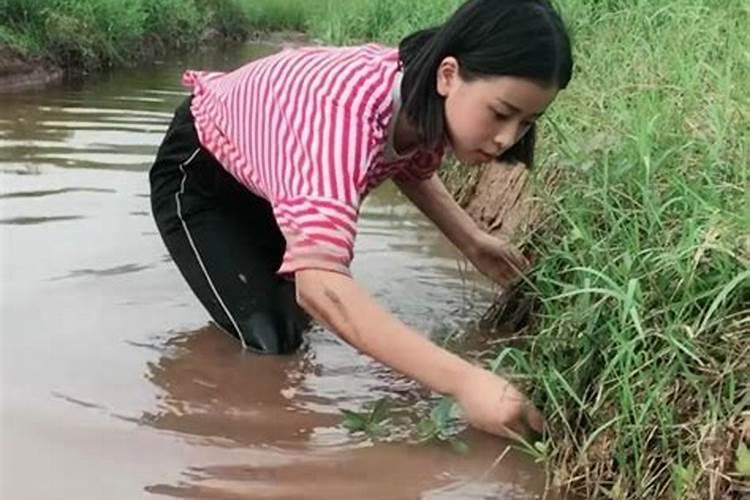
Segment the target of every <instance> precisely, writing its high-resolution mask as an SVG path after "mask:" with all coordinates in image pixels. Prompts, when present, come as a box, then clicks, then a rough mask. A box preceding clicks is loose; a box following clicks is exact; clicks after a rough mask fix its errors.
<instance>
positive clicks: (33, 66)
mask: <svg viewBox="0 0 750 500" xmlns="http://www.w3.org/2000/svg"><path fill="white" fill-rule="evenodd" d="M62 78H63V70H62V68H60V67H59V66H55V65H54V64H51V63H49V62H47V61H45V60H44V59H42V58H26V57H24V56H22V55H21V54H19V53H18V52H17V51H15V50H13V49H11V48H9V47H3V46H0V92H2V93H5V92H15V91H18V90H25V89H29V88H33V87H42V86H44V85H49V84H53V83H58V82H60V81H61V80H62Z"/></svg>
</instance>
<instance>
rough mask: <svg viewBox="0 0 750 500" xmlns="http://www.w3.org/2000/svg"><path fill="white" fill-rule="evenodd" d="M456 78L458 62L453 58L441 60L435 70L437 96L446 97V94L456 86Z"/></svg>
mask: <svg viewBox="0 0 750 500" xmlns="http://www.w3.org/2000/svg"><path fill="white" fill-rule="evenodd" d="M458 78H459V76H458V60H457V59H456V58H455V57H453V56H448V57H446V58H445V59H443V60H442V61H441V62H440V65H439V66H438V69H437V93H438V95H440V96H442V97H448V94H449V93H450V92H451V90H452V89H453V88H454V87H455V86H456V82H457V81H458Z"/></svg>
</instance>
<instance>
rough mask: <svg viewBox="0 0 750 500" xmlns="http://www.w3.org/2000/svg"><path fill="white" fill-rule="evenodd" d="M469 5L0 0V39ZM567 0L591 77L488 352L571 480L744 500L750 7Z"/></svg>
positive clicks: (362, 33) (65, 44) (578, 85)
mask: <svg viewBox="0 0 750 500" xmlns="http://www.w3.org/2000/svg"><path fill="white" fill-rule="evenodd" d="M459 3H460V1H459V0H430V1H426V2H407V1H406V0H369V1H366V0H346V1H335V2H334V1H332V0H309V1H307V2H303V1H301V0H254V1H253V2H249V1H248V2H244V1H243V2H241V3H235V2H230V1H229V0H226V1H220V0H213V1H212V2H208V3H206V2H199V1H198V0H195V3H194V4H193V3H192V1H191V0H160V1H159V2H155V3H154V2H146V0H140V1H138V0H134V1H132V2H117V1H115V0H109V1H107V0H96V1H94V0H91V1H88V2H83V1H82V0H67V1H63V0H59V1H56V2H53V1H52V0H0V19H4V20H6V19H10V22H3V23H0V43H2V42H5V43H11V42H12V43H14V44H15V45H16V46H21V47H23V48H25V50H28V51H41V52H44V51H49V50H51V49H50V47H51V48H53V49H54V51H55V53H58V54H67V52H66V51H72V53H73V54H74V55H76V57H83V58H87V57H93V58H94V59H101V60H109V61H117V60H119V59H123V58H126V57H127V54H128V50H131V49H130V48H129V47H133V46H136V45H138V43H139V42H138V40H142V39H144V38H147V37H148V36H157V37H159V38H160V39H164V40H171V37H172V36H175V37H176V40H178V41H179V40H180V36H181V35H180V34H181V33H185V32H188V33H192V34H195V33H196V32H198V31H196V30H194V29H193V30H190V29H189V28H193V27H196V26H197V27H199V28H200V27H202V28H209V27H215V26H219V27H220V29H221V31H222V33H225V34H227V35H231V36H242V34H243V33H245V32H246V31H247V30H249V28H250V27H253V28H256V29H265V30H274V29H304V30H305V31H307V32H308V33H309V34H310V35H311V36H313V37H315V38H318V39H320V40H323V41H325V42H330V43H339V44H344V43H355V42H358V41H361V40H379V41H383V42H386V43H396V42H397V41H398V40H399V39H400V38H401V37H402V36H404V35H406V34H408V33H409V32H411V31H413V30H415V29H419V28H422V27H426V26H430V25H433V24H435V23H438V22H440V21H442V20H443V19H444V18H445V17H446V16H447V15H448V14H449V13H450V12H451V11H452V10H453V8H454V7H455V6H456V5H458V4H459ZM558 3H559V4H560V5H561V9H562V11H563V13H564V15H565V17H566V19H567V20H568V23H569V25H570V28H571V30H572V32H573V34H574V39H575V51H576V72H575V77H574V80H573V82H572V85H571V87H570V88H569V89H568V90H566V91H565V92H564V93H563V94H562V95H561V96H560V98H559V99H558V102H556V103H555V105H554V106H553V109H552V110H551V112H550V113H549V114H548V117H547V118H545V119H544V123H543V125H542V131H541V141H540V151H539V153H538V158H539V163H540V165H539V167H540V168H538V169H537V170H536V173H535V174H534V175H535V181H536V182H535V183H534V184H535V195H536V196H538V198H539V203H540V204H541V206H542V207H543V208H544V218H543V223H542V224H541V225H540V227H539V228H537V230H536V231H535V232H534V233H533V234H530V235H528V236H527V237H526V239H525V244H526V245H528V246H530V247H533V250H534V253H535V254H536V255H538V256H540V258H539V259H538V263H537V265H536V267H535V268H534V270H533V272H532V273H531V274H530V276H529V282H528V283H527V284H526V285H525V287H524V288H525V289H524V293H527V294H529V295H531V296H532V297H534V298H535V300H536V302H537V307H536V311H535V316H534V320H533V321H532V323H531V324H530V325H529V326H528V327H527V328H528V329H529V332H531V333H533V334H534V335H533V336H532V340H530V341H527V342H526V343H520V344H514V345H512V346H509V347H506V348H503V349H500V350H499V351H498V352H497V353H496V355H495V356H494V358H493V359H492V360H490V361H491V362H492V364H493V366H496V367H497V368H498V370H502V371H504V372H506V373H512V374H513V376H515V377H517V379H518V380H519V381H520V382H521V383H522V384H523V385H524V386H525V387H526V388H527V390H528V391H529V393H530V394H531V396H532V397H533V399H534V400H535V402H536V403H537V404H538V405H539V406H540V407H541V408H542V409H543V410H544V412H545V414H546V415H547V416H548V423H549V433H548V435H547V437H546V442H545V443H544V444H542V445H541V446H539V447H538V451H539V450H542V451H543V452H539V453H541V454H542V455H543V458H544V459H545V461H546V463H547V464H548V466H549V467H550V470H551V471H553V472H554V477H555V478H556V480H557V481H558V483H560V484H561V485H563V486H565V487H568V488H570V489H572V490H574V491H576V492H578V493H580V494H582V495H583V496H584V497H585V498H613V499H638V498H644V499H645V498H648V499H652V498H675V499H701V500H703V499H709V498H720V495H721V494H723V493H726V494H727V495H730V494H731V493H728V492H729V491H730V490H733V491H734V493H733V495H734V497H736V498H739V497H740V493H739V491H740V489H741V488H743V487H748V485H747V480H748V479H749V478H748V477H747V476H743V475H741V474H740V473H738V472H735V470H734V468H735V463H740V459H739V458H738V457H740V455H741V454H742V453H744V452H742V451H741V447H740V437H739V434H740V433H739V428H740V426H741V425H742V423H743V419H750V415H748V413H747V411H748V409H750V387H749V385H748V384H749V382H748V381H749V380H750V345H749V340H748V339H750V194H748V192H750V190H748V180H749V171H750V169H749V168H748V158H750V144H749V141H750V49H749V47H750V30H748V29H747V28H746V27H747V26H748V25H749V24H750V3H748V2H747V1H746V0H665V1H663V2H653V1H646V0H606V1H605V0H560V1H559V2H558ZM53 4H54V6H55V8H54V10H50V6H51V5H53ZM191 5H196V6H197V5H200V7H199V8H198V9H192V8H183V7H185V6H187V7H190V6H191ZM23 6H26V7H27V8H26V9H25V10H24V8H22V7H23ZM29 6H33V8H30V7H29ZM45 9H46V10H45ZM53 12H54V14H53ZM196 12H197V13H199V15H195V14H194V13H196ZM175 14H177V15H175ZM190 36H193V35H190ZM81 40H83V41H84V42H81ZM179 43H185V44H188V43H195V42H194V41H190V40H185V41H184V42H178V44H179ZM76 44H78V45H76ZM71 47H72V48H71ZM87 51H89V52H87ZM459 171H460V170H459ZM467 177H468V176H467ZM743 410H744V411H745V412H746V413H745V414H744V416H743V414H742V411H743ZM742 456H744V455H742ZM743 484H744V486H743ZM727 498H732V497H727Z"/></svg>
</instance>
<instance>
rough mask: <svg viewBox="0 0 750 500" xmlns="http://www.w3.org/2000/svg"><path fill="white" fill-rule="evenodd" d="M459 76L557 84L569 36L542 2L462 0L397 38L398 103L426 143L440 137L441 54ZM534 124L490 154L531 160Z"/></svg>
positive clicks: (567, 72)
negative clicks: (446, 14) (437, 21)
mask: <svg viewBox="0 0 750 500" xmlns="http://www.w3.org/2000/svg"><path fill="white" fill-rule="evenodd" d="M449 56H452V57H454V58H456V60H457V61H458V63H459V75H460V76H461V78H462V79H464V80H466V81H472V80H476V79H478V78H483V77H492V76H515V77H522V78H528V79H530V80H534V81H536V82H540V83H542V84H544V85H554V86H556V87H558V88H560V89H564V88H565V87H567V85H568V82H570V79H571V76H572V72H573V56H572V55H571V47H570V39H569V37H568V33H567V30H566V28H565V25H564V23H563V21H562V19H561V18H560V15H559V14H558V13H557V11H555V9H554V8H553V7H552V5H551V4H550V3H549V1H548V0H468V1H467V2H466V3H464V4H463V5H462V6H461V7H460V8H459V9H458V10H457V11H456V12H455V13H454V14H453V15H452V16H451V17H450V18H449V19H448V20H447V21H446V22H445V24H443V25H442V26H438V27H434V28H430V29H426V30H422V31H417V32H416V33H413V34H411V35H409V36H407V37H406V38H404V39H403V40H401V43H400V44H399V59H400V63H401V66H402V68H403V70H404V76H403V79H402V82H401V95H402V96H403V109H404V111H405V113H406V115H407V116H408V117H409V119H410V120H411V121H412V123H413V124H414V125H415V126H416V128H417V130H418V132H419V134H420V136H421V139H422V142H423V144H424V145H425V146H427V147H437V146H438V145H440V144H442V142H443V141H444V140H445V136H446V130H445V116H444V105H443V97H442V96H440V94H438V92H437V88H436V87H437V85H436V82H437V79H436V78H437V70H438V67H439V66H440V63H441V62H442V61H443V59H445V58H446V57H449ZM535 141H536V126H532V127H531V129H529V131H528V132H526V134H525V135H524V136H523V138H521V140H520V141H518V142H517V143H516V144H515V145H514V146H513V147H511V148H509V149H508V150H507V151H506V152H505V153H503V155H502V156H501V157H500V158H498V160H500V161H508V162H511V163H513V162H517V161H518V162H522V163H524V164H526V166H527V167H528V168H531V167H532V165H533V163H534V144H535Z"/></svg>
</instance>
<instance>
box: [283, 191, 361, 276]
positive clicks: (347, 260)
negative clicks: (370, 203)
mask: <svg viewBox="0 0 750 500" xmlns="http://www.w3.org/2000/svg"><path fill="white" fill-rule="evenodd" d="M273 210H274V215H275V217H276V221H277V222H278V224H279V228H280V229H281V232H282V234H283V235H284V238H285V239H286V251H285V253H284V257H283V260H282V263H281V267H280V268H279V271H278V272H279V274H293V273H294V272H296V271H300V270H303V269H324V270H328V271H334V272H338V273H341V274H345V275H351V271H350V270H349V266H350V264H351V261H352V258H353V257H354V240H355V237H356V233H357V230H356V224H357V217H358V207H356V206H354V204H352V203H346V202H343V201H341V200H337V199H333V198H321V197H304V198H303V197H297V198H286V199H280V200H277V202H276V203H275V204H274V207H273Z"/></svg>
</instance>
